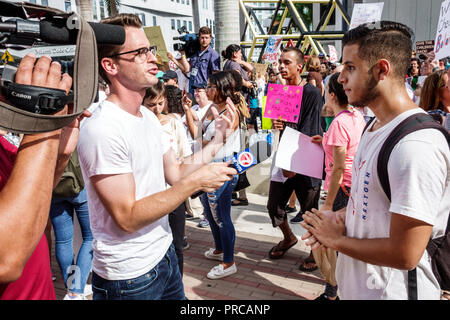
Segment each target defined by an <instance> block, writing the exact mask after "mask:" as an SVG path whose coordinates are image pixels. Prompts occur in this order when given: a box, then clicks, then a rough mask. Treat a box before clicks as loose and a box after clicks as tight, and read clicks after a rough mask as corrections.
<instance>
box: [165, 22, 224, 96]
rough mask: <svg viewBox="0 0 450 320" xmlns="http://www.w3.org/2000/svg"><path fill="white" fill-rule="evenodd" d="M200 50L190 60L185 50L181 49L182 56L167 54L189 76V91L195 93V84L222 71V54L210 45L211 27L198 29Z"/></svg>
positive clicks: (203, 81) (204, 81)
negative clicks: (176, 57) (177, 57)
mask: <svg viewBox="0 0 450 320" xmlns="http://www.w3.org/2000/svg"><path fill="white" fill-rule="evenodd" d="M198 39H199V42H200V50H199V51H198V52H197V53H195V54H194V55H193V56H192V57H191V58H190V59H189V61H188V60H187V59H186V55H185V53H184V51H180V53H181V58H180V59H175V58H174V57H173V55H172V54H170V53H168V54H167V56H168V58H169V59H170V60H172V61H173V62H174V63H175V64H176V65H177V66H178V68H180V70H181V71H182V72H183V73H185V74H187V73H188V72H190V76H189V93H191V94H194V87H193V85H198V84H201V83H206V82H208V78H209V76H210V75H211V74H212V73H213V72H216V71H220V55H219V54H218V53H217V52H216V51H215V50H214V49H213V48H212V47H211V46H210V44H211V40H212V32H211V29H210V28H209V27H206V26H205V27H201V28H200V30H199V31H198Z"/></svg>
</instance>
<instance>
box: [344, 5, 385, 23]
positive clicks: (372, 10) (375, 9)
mask: <svg viewBox="0 0 450 320" xmlns="http://www.w3.org/2000/svg"><path fill="white" fill-rule="evenodd" d="M383 7H384V3H383V2H377V3H355V5H354V7H353V13H352V20H351V23H350V29H354V28H356V27H357V26H359V25H361V24H364V23H367V22H377V21H380V20H381V15H382V14H383Z"/></svg>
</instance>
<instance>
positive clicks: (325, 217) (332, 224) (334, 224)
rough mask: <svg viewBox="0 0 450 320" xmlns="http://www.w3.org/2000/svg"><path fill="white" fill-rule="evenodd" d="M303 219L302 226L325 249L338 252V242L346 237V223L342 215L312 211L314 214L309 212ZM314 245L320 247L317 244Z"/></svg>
mask: <svg viewBox="0 0 450 320" xmlns="http://www.w3.org/2000/svg"><path fill="white" fill-rule="evenodd" d="M303 219H304V221H302V222H301V223H300V224H301V225H302V226H303V228H305V229H306V230H307V231H308V232H309V234H312V235H313V236H314V238H315V239H316V240H317V241H318V242H319V243H320V244H322V245H324V246H325V247H327V248H331V249H335V250H337V242H338V241H339V240H340V239H342V238H343V237H345V221H344V220H343V217H342V215H336V213H335V212H332V211H319V210H317V209H312V212H310V211H307V212H306V213H305V214H304V215H303ZM305 236H306V235H305ZM302 239H303V237H302ZM311 242H312V241H311ZM313 245H315V246H316V247H318V245H317V243H314V244H313Z"/></svg>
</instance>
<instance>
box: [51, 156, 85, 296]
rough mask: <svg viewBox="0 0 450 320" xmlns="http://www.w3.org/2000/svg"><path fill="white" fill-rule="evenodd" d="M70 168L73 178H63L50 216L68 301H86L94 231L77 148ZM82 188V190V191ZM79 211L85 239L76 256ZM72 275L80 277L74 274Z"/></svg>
mask: <svg viewBox="0 0 450 320" xmlns="http://www.w3.org/2000/svg"><path fill="white" fill-rule="evenodd" d="M68 167H69V168H70V170H68V172H69V174H70V178H66V179H61V181H60V182H59V183H58V185H57V186H56V188H55V190H54V191H53V198H52V203H51V206H50V219H51V222H52V225H53V230H54V233H55V255H56V260H57V261H58V265H59V268H60V269H61V274H62V275H63V280H64V286H65V287H66V289H67V294H66V295H65V296H64V300H86V297H85V294H84V291H85V290H84V289H85V286H86V281H87V280H88V277H89V273H90V272H91V265H92V232H91V228H90V224H89V208H88V203H87V194H86V190H85V188H84V182H83V181H82V179H83V177H82V176H81V168H80V165H79V162H78V153H77V152H76V151H75V152H74V153H73V154H72V155H71V158H70V160H69V164H68ZM66 170H67V168H66ZM75 171H77V172H75ZM63 178H64V174H63ZM79 179H81V181H78V180H79ZM79 188H81V191H79V190H78V189H79ZM77 191H79V192H77ZM75 214H76V217H77V220H78V223H79V225H80V230H81V236H82V238H83V241H82V243H81V246H80V249H79V251H78V254H77V256H76V257H75V255H74V252H73V237H74V228H73V224H74V215H75ZM75 261H76V264H75V263H74V262H75ZM72 274H73V275H75V276H76V277H77V278H75V279H74V277H70V276H71V275H72ZM89 291H90V290H89Z"/></svg>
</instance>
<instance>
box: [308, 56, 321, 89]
mask: <svg viewBox="0 0 450 320" xmlns="http://www.w3.org/2000/svg"><path fill="white" fill-rule="evenodd" d="M305 69H306V71H307V72H308V76H307V77H306V81H308V83H310V84H312V85H313V86H315V87H317V88H319V90H320V92H321V94H322V96H324V94H325V86H324V85H323V78H322V75H321V74H320V59H319V57H318V56H316V55H312V56H310V57H309V58H308V60H307V61H306V65H305Z"/></svg>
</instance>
